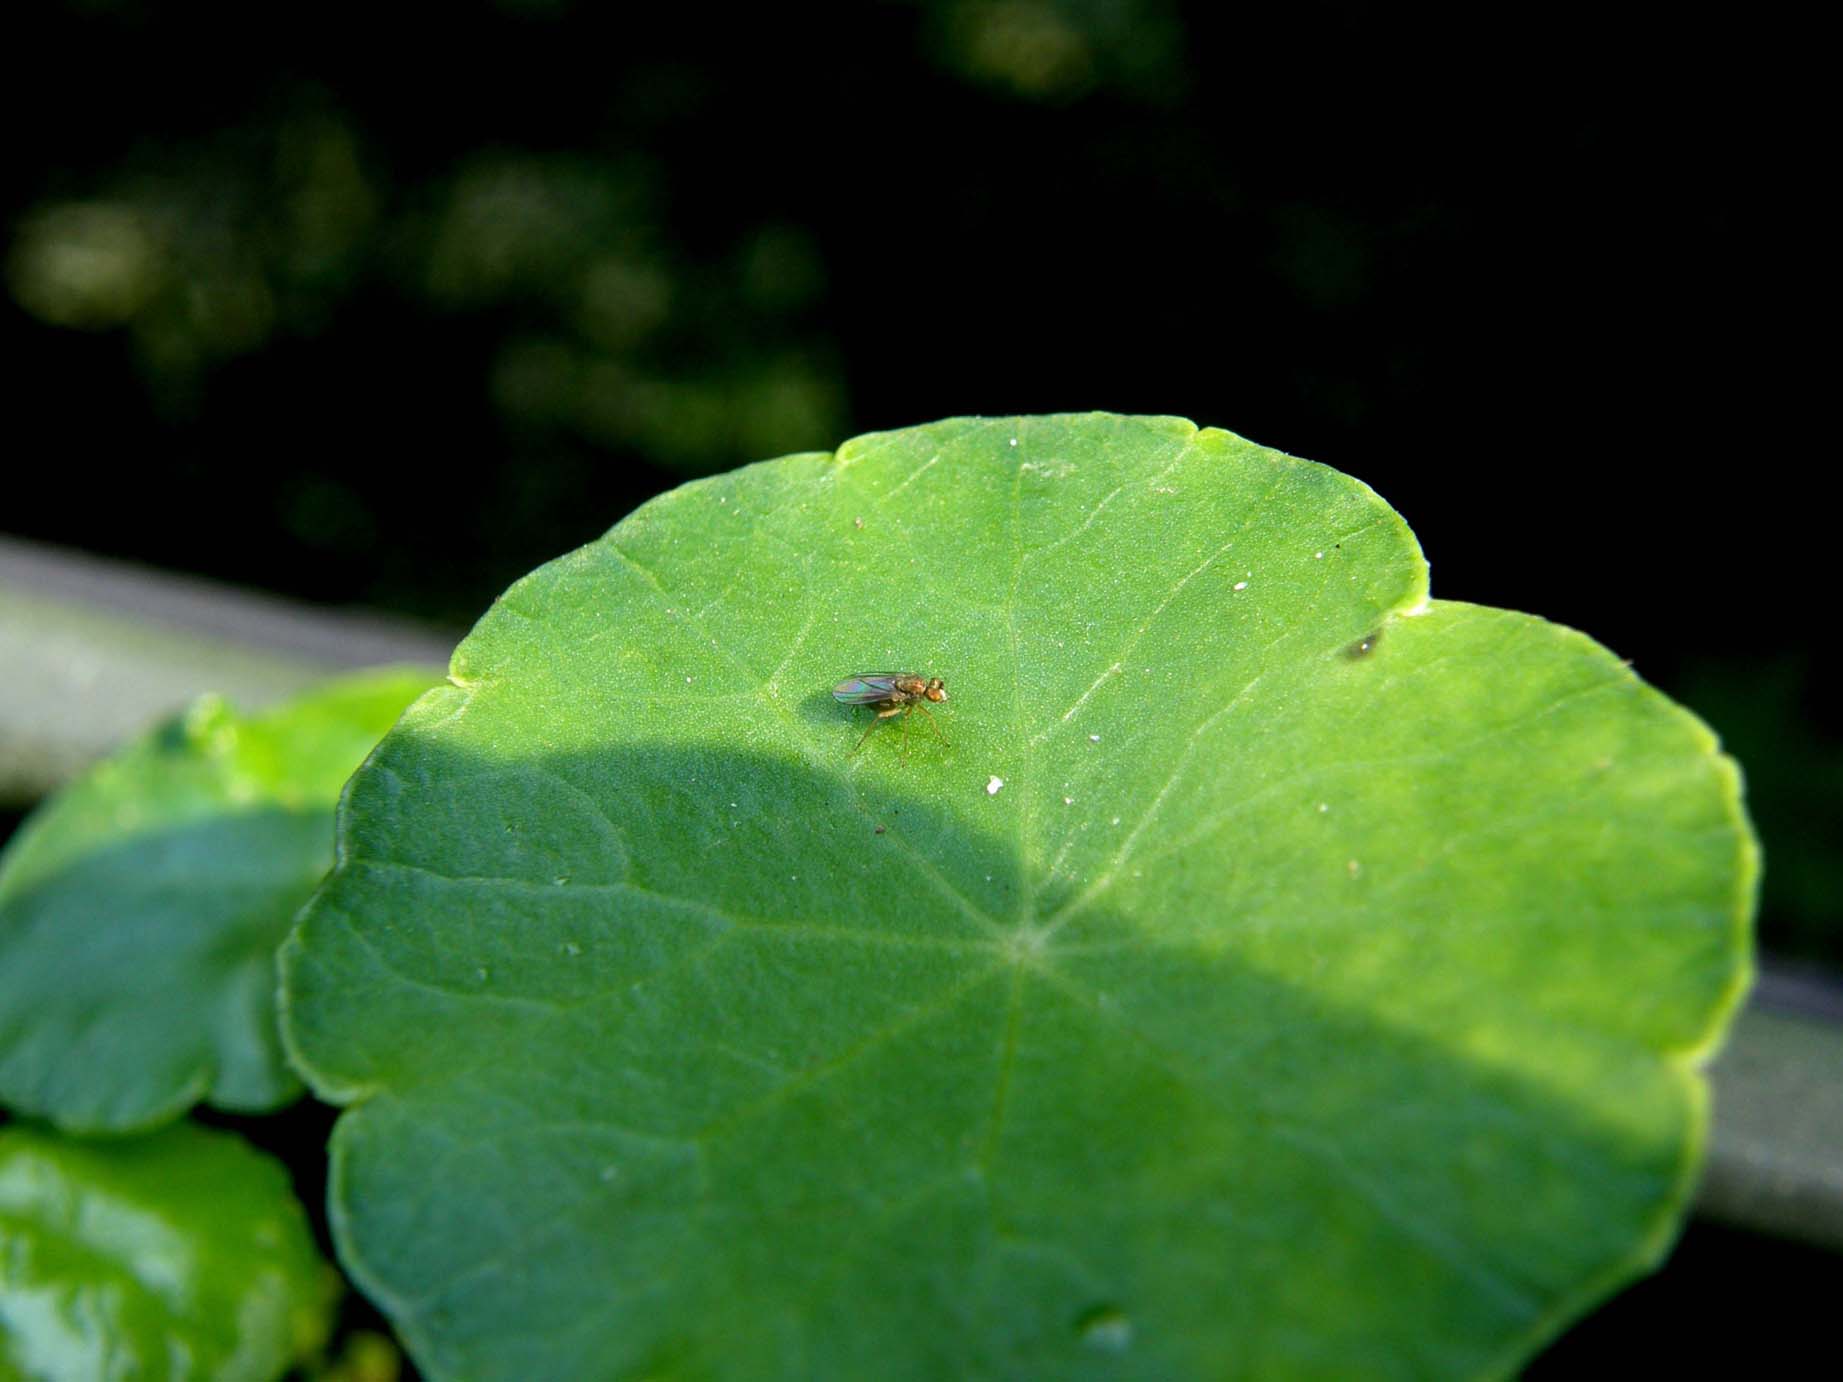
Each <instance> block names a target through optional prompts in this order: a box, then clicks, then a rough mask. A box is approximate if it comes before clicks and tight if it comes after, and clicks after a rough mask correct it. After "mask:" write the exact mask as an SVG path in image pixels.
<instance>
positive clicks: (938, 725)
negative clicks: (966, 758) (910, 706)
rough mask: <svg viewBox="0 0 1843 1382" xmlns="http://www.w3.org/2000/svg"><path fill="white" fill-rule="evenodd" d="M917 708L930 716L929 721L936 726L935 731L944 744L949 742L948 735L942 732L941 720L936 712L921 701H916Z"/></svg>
mask: <svg viewBox="0 0 1843 1382" xmlns="http://www.w3.org/2000/svg"><path fill="white" fill-rule="evenodd" d="M915 708H916V709H917V710H919V711H921V713H922V714H924V715H926V716H927V717H928V723H929V724H931V725H933V726H934V732H935V733H936V734H937V735H939V736H940V740H941V742H942V743H943V744H945V743H947V736H946V735H945V734H941V722H940V721H939V720H937V719H935V718H934V712H933V711H932V710H930V709H928V707H927V706H925V705H923V704H922V703H921V702H920V701H917V702H915ZM950 747H951V746H950Z"/></svg>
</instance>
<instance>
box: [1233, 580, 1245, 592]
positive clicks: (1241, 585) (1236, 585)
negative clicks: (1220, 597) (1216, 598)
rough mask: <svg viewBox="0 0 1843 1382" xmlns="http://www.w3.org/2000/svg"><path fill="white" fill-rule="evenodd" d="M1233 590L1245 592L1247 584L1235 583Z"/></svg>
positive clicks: (1243, 582)
mask: <svg viewBox="0 0 1843 1382" xmlns="http://www.w3.org/2000/svg"><path fill="white" fill-rule="evenodd" d="M1234 588H1235V589H1236V590H1246V589H1247V588H1248V583H1247V582H1246V581H1237V582H1235V586H1234Z"/></svg>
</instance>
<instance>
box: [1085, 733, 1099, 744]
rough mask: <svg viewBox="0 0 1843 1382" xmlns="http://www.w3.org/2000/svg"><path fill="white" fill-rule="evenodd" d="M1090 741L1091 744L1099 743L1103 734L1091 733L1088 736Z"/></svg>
mask: <svg viewBox="0 0 1843 1382" xmlns="http://www.w3.org/2000/svg"><path fill="white" fill-rule="evenodd" d="M1088 742H1089V743H1090V744H1098V743H1100V742H1101V736H1100V735H1098V734H1090V735H1089V736H1088Z"/></svg>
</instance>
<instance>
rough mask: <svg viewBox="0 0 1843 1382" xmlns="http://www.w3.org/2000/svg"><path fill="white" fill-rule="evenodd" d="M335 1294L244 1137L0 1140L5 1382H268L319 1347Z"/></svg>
mask: <svg viewBox="0 0 1843 1382" xmlns="http://www.w3.org/2000/svg"><path fill="white" fill-rule="evenodd" d="M337 1290H338V1279H337V1277H336V1276H335V1274H334V1273H333V1271H332V1269H331V1268H330V1267H329V1266H327V1264H326V1263H325V1262H324V1261H322V1260H321V1258H320V1256H319V1253H318V1252H317V1251H316V1249H315V1247H314V1242H313V1236H312V1234H311V1233H310V1232H309V1231H308V1227H307V1218H306V1216H305V1215H304V1214H303V1213H302V1212H301V1206H300V1204H299V1203H298V1202H297V1201H296V1200H295V1198H294V1195H293V1192H292V1190H291V1189H290V1188H289V1184H288V1176H287V1173H286V1172H285V1171H284V1170H283V1169H282V1168H281V1166H280V1165H278V1164H277V1163H275V1162H274V1161H271V1160H270V1159H269V1158H268V1157H265V1156H263V1155H261V1154H260V1153H258V1152H255V1151H252V1150H251V1149H250V1148H249V1147H248V1146H246V1145H245V1144H244V1143H243V1142H242V1141H241V1140H239V1139H238V1138H235V1137H232V1136H230V1135H229V1134H227V1133H220V1132H208V1131H206V1130H205V1129H203V1128H197V1127H193V1126H191V1125H189V1124H186V1125H181V1126H178V1127H174V1128H168V1129H166V1130H164V1131H162V1132H159V1133H155V1134H153V1135H151V1136H147V1137H137V1138H128V1139H117V1140H109V1141H102V1142H82V1141H78V1140H76V1139H74V1138H68V1137H62V1136H59V1135H57V1134H55V1133H51V1132H47V1131H43V1130H40V1129H36V1128H29V1127H24V1126H17V1125H15V1126H13V1127H9V1128H6V1129H0V1377H5V1378H22V1379H23V1378H33V1379H57V1380H58V1382H62V1379H78V1378H82V1379H114V1378H122V1379H126V1378H135V1379H140V1380H141V1382H167V1379H174V1380H175V1382H176V1380H177V1379H180V1378H215V1379H220V1382H263V1380H264V1379H268V1378H274V1377H279V1376H281V1375H282V1373H284V1372H285V1371H286V1370H287V1369H288V1368H289V1367H290V1366H291V1365H293V1364H295V1363H297V1362H299V1361H301V1360H303V1359H305V1358H307V1357H308V1356H310V1355H311V1354H313V1353H314V1351H315V1350H317V1349H318V1348H319V1346H320V1344H321V1342H322V1341H323V1340H324V1339H325V1337H326V1332H327V1328H328V1326H329V1324H330V1321H331V1315H332V1303H333V1298H334V1295H335V1293H336V1292H337Z"/></svg>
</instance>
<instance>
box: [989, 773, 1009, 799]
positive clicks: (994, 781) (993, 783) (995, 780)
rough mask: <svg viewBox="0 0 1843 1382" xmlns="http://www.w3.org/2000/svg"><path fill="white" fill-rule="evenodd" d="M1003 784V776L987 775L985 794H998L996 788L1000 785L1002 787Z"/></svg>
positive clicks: (991, 795) (993, 795) (990, 795)
mask: <svg viewBox="0 0 1843 1382" xmlns="http://www.w3.org/2000/svg"><path fill="white" fill-rule="evenodd" d="M1004 785H1005V780H1004V778H1002V777H989V778H987V779H986V784H985V794H986V795H987V796H989V797H995V796H997V795H998V789H999V788H1000V787H1003V786H1004Z"/></svg>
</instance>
